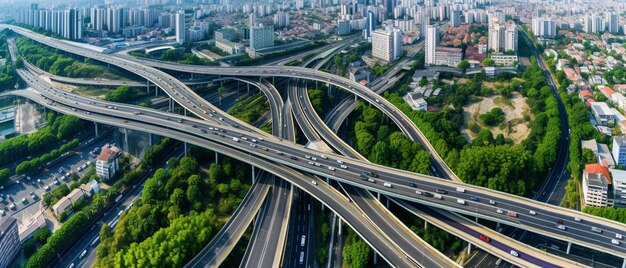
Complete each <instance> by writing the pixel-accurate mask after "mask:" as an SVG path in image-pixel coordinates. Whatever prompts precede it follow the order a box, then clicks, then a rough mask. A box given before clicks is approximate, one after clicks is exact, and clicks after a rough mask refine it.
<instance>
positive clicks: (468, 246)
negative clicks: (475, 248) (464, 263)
mask: <svg viewBox="0 0 626 268" xmlns="http://www.w3.org/2000/svg"><path fill="white" fill-rule="evenodd" d="M470 252H472V243H467V255H469V254H470Z"/></svg>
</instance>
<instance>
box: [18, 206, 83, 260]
mask: <svg viewBox="0 0 626 268" xmlns="http://www.w3.org/2000/svg"><path fill="white" fill-rule="evenodd" d="M88 223H89V218H88V217H87V214H86V213H84V212H78V213H76V214H75V215H74V216H73V217H72V218H70V219H69V220H68V221H67V222H65V223H64V224H63V225H62V226H61V229H59V230H57V231H56V232H54V234H52V236H50V238H48V242H47V243H46V244H45V245H43V246H42V247H41V248H39V250H37V252H35V254H34V255H33V256H32V257H31V258H30V259H28V262H27V263H26V266H25V267H26V268H35V267H48V265H50V263H52V261H53V260H54V259H55V258H57V253H60V252H62V250H63V249H64V248H65V247H67V246H68V245H69V244H70V242H71V241H72V240H73V239H74V238H76V235H77V234H78V232H80V231H81V229H84V228H86V226H87V224H88Z"/></svg>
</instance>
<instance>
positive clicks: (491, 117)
mask: <svg viewBox="0 0 626 268" xmlns="http://www.w3.org/2000/svg"><path fill="white" fill-rule="evenodd" d="M480 120H482V121H483V123H484V124H485V125H488V126H495V125H498V124H500V123H502V122H504V112H503V111H502V109H500V108H499V107H495V108H493V109H491V111H489V112H487V113H485V114H481V115H480Z"/></svg>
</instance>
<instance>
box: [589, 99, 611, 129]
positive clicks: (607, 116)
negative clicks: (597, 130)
mask: <svg viewBox="0 0 626 268" xmlns="http://www.w3.org/2000/svg"><path fill="white" fill-rule="evenodd" d="M590 108H591V113H592V114H593V117H594V119H595V120H596V123H597V124H598V125H600V126H606V125H608V124H613V123H615V114H614V113H613V111H612V110H611V108H609V105H607V104H606V103H605V102H594V103H591V105H590Z"/></svg>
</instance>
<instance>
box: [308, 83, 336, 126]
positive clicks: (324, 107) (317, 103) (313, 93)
mask: <svg viewBox="0 0 626 268" xmlns="http://www.w3.org/2000/svg"><path fill="white" fill-rule="evenodd" d="M326 89H327V88H326V87H325V86H324V87H322V88H320V89H312V88H310V89H309V90H307V93H308V94H309V99H310V100H311V104H312V105H313V108H315V112H316V113H317V114H318V115H319V116H320V117H322V118H323V117H324V116H325V115H326V113H327V112H328V110H329V109H330V108H331V106H330V105H329V104H330V103H334V102H335V95H333V94H331V95H328V94H325V91H326Z"/></svg>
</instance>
